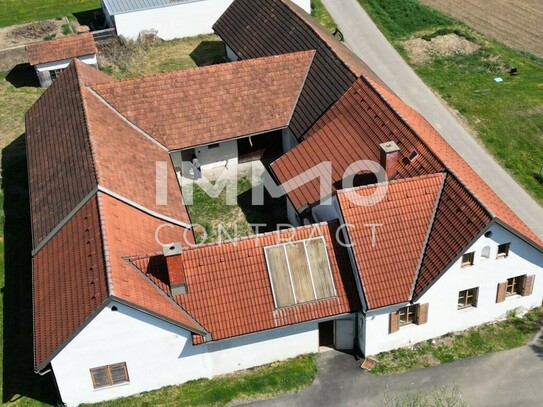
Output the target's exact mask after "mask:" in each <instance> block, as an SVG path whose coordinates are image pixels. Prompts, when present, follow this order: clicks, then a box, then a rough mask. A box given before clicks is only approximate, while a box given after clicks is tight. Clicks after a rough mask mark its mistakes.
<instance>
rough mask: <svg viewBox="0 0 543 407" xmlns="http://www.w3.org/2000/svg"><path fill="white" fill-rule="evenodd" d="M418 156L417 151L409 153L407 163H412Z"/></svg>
mask: <svg viewBox="0 0 543 407" xmlns="http://www.w3.org/2000/svg"><path fill="white" fill-rule="evenodd" d="M418 156H419V153H418V151H417V150H413V151H411V152H410V153H409V155H408V156H407V159H408V160H409V162H413V161H415V159H416V158H417V157H418Z"/></svg>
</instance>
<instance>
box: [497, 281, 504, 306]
mask: <svg viewBox="0 0 543 407" xmlns="http://www.w3.org/2000/svg"><path fill="white" fill-rule="evenodd" d="M506 290H507V281H504V282H503V283H498V292H497V293H496V303H498V302H504V301H505V295H506Z"/></svg>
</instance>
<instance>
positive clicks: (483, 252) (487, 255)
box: [481, 246, 490, 260]
mask: <svg viewBox="0 0 543 407" xmlns="http://www.w3.org/2000/svg"><path fill="white" fill-rule="evenodd" d="M481 258H482V259H484V260H486V259H489V258H490V246H485V247H483V250H481Z"/></svg>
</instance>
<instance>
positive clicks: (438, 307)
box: [362, 225, 543, 355]
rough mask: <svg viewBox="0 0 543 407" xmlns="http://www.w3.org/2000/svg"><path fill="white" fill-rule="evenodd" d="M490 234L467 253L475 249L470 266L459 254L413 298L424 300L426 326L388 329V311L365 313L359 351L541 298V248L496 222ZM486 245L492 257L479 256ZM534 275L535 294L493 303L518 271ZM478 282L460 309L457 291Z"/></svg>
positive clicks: (408, 340) (463, 325)
mask: <svg viewBox="0 0 543 407" xmlns="http://www.w3.org/2000/svg"><path fill="white" fill-rule="evenodd" d="M490 231H492V237H490V238H486V237H484V236H481V237H480V238H479V239H478V240H477V241H476V242H475V243H474V244H473V245H472V246H471V247H470V248H469V249H468V250H466V252H472V251H474V252H475V261H474V265H473V266H469V267H462V266H461V262H462V260H461V258H460V259H459V260H458V261H457V262H456V263H455V264H454V265H452V266H451V268H450V269H449V270H448V271H447V272H446V273H445V274H443V276H442V277H441V278H440V279H438V280H437V281H436V282H435V283H434V285H433V286H432V287H431V288H430V289H429V290H428V291H427V292H426V293H425V294H424V295H423V296H422V297H421V298H420V300H419V301H417V303H421V304H423V303H428V304H429V308H428V322H427V323H426V324H424V325H415V324H410V325H405V326H402V327H400V330H399V331H397V332H394V333H391V334H389V312H391V311H395V310H396V309H397V308H398V307H396V308H395V309H384V310H380V311H373V312H368V313H367V316H366V318H365V321H364V330H365V333H364V335H363V339H365V340H363V341H362V342H363V343H362V351H363V352H364V353H365V354H368V355H370V354H376V353H379V352H382V351H386V350H390V349H395V348H398V347H402V346H409V345H411V344H414V343H417V342H420V341H423V340H426V339H430V338H434V337H437V336H441V335H444V334H446V333H448V332H451V331H460V330H464V329H467V328H470V327H473V326H476V325H480V324H483V323H485V322H490V321H495V320H499V319H503V318H505V317H506V314H507V312H508V311H510V310H514V309H517V308H519V309H530V308H533V307H537V306H540V305H541V302H542V300H543V253H541V252H539V251H537V250H536V249H534V248H533V247H532V246H530V245H528V244H527V243H525V242H524V241H522V240H521V239H519V238H518V237H516V236H515V235H513V234H512V233H511V232H509V231H508V230H506V229H505V228H503V227H501V226H499V225H493V226H492V227H491V229H490ZM507 242H511V247H510V251H509V256H508V257H506V258H499V259H498V258H496V254H497V247H498V245H499V244H502V243H507ZM485 246H489V247H490V258H489V259H483V258H481V252H482V250H483V248H484V247H485ZM525 274H526V275H535V276H536V277H535V281H534V288H533V293H532V294H531V295H529V296H524V297H523V296H520V295H513V296H510V297H507V298H506V300H505V301H504V302H501V303H496V293H497V285H498V283H501V282H505V281H507V279H508V278H511V277H516V276H520V275H525ZM473 287H479V294H478V301H477V307H469V308H465V309H460V310H459V309H458V306H457V300H458V293H459V292H460V291H462V290H466V289H469V288H473Z"/></svg>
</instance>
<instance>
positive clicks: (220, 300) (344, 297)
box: [133, 223, 358, 340]
mask: <svg viewBox="0 0 543 407" xmlns="http://www.w3.org/2000/svg"><path fill="white" fill-rule="evenodd" d="M337 227H338V224H337V223H331V224H326V223H321V224H315V225H310V226H303V227H299V228H296V229H287V230H284V231H282V232H271V233H266V234H263V235H257V236H251V237H249V238H245V239H240V240H235V241H231V242H226V243H224V242H223V243H222V244H211V245H205V246H200V247H197V248H194V249H190V250H186V251H185V252H183V254H182V258H183V264H184V267H185V268H184V270H185V273H186V277H187V287H188V293H187V294H184V295H178V296H176V297H175V300H176V301H177V302H178V303H179V304H180V305H181V306H182V307H183V308H184V309H186V310H187V311H188V312H189V313H190V314H191V315H192V316H193V317H194V318H195V319H196V320H198V321H199V322H200V323H201V324H202V325H203V326H204V327H205V328H206V330H207V331H208V332H210V333H211V335H212V339H213V340H219V339H224V338H230V337H234V336H238V335H244V334H248V333H252V332H257V331H263V330H266V329H272V328H277V327H281V326H285V325H291V324H296V323H300V322H305V321H310V320H314V319H318V318H323V317H328V316H332V315H338V314H343V313H348V312H352V311H353V310H355V309H356V307H357V301H358V300H357V297H356V292H355V288H354V287H355V286H354V280H353V274H352V270H351V268H350V264H349V259H348V256H347V253H346V250H345V248H342V247H341V246H340V245H339V244H338V243H337V241H336V239H335V233H336V230H337ZM317 236H323V237H324V239H325V242H326V247H327V254H328V258H329V259H330V266H331V269H332V275H333V279H334V284H335V288H336V292H337V297H333V298H330V299H324V300H319V301H315V302H311V303H305V304H300V305H296V306H292V307H288V308H281V309H275V306H274V302H273V295H272V290H271V284H270V280H269V276H268V270H267V267H266V259H265V256H264V247H265V246H270V245H275V244H277V243H281V242H282V241H283V242H285V241H295V240H301V239H306V238H310V237H317ZM133 262H134V264H136V265H137V267H139V268H140V269H141V270H142V271H144V272H146V273H147V274H148V275H149V276H150V278H152V279H153V280H154V281H155V282H156V283H157V284H159V285H161V287H162V288H163V289H164V290H165V291H166V292H168V293H169V287H168V280H167V278H168V277H167V272H165V269H164V267H165V261H164V258H163V257H162V256H160V255H159V256H156V257H152V258H140V259H136V260H134V261H133Z"/></svg>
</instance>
